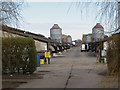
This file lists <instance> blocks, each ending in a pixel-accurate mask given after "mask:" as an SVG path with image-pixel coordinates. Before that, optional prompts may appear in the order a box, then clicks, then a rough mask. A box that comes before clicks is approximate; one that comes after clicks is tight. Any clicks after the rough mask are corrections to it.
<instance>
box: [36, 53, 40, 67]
mask: <svg viewBox="0 0 120 90" xmlns="http://www.w3.org/2000/svg"><path fill="white" fill-rule="evenodd" d="M37 66H40V55H39V54H38V55H37Z"/></svg>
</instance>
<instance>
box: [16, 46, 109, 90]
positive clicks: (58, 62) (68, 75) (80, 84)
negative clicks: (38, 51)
mask: <svg viewBox="0 0 120 90" xmlns="http://www.w3.org/2000/svg"><path fill="white" fill-rule="evenodd" d="M106 69H107V65H106V64H100V63H96V57H95V54H94V53H92V52H81V51H80V48H79V47H77V48H72V49H70V50H67V51H66V52H63V53H62V54H60V55H58V56H57V57H55V58H52V59H51V64H49V65H42V66H41V67H38V68H37V71H36V73H39V74H44V75H43V78H42V79H34V80H31V81H29V82H28V83H25V84H22V85H21V86H19V87H18V88H101V87H100V84H101V81H102V80H103V78H104V77H105V76H103V75H100V74H99V73H101V72H103V71H104V70H106Z"/></svg>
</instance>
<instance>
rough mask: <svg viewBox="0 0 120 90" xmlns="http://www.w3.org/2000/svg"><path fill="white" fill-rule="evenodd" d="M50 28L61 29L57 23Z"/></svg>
mask: <svg viewBox="0 0 120 90" xmlns="http://www.w3.org/2000/svg"><path fill="white" fill-rule="evenodd" d="M51 29H61V28H60V27H59V26H58V24H54V25H53V27H52V28H51Z"/></svg>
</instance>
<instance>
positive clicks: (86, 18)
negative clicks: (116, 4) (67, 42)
mask: <svg viewBox="0 0 120 90" xmlns="http://www.w3.org/2000/svg"><path fill="white" fill-rule="evenodd" d="M86 6H87V4H86ZM92 9H94V7H93V8H91V10H87V9H86V8H81V7H80V5H79V4H78V3H76V2H27V3H26V4H25V5H24V8H23V10H22V16H23V20H22V21H21V22H22V24H21V25H20V27H19V28H20V29H22V30H25V31H29V32H33V33H36V34H43V35H44V36H46V37H50V28H51V27H52V26H53V25H54V24H58V25H59V26H60V27H61V28H62V33H63V34H66V35H71V36H72V39H73V40H76V39H82V35H83V34H88V33H92V28H93V27H94V26H95V24H96V23H99V21H98V20H97V19H95V16H96V12H97V11H98V10H97V8H96V9H94V10H92Z"/></svg>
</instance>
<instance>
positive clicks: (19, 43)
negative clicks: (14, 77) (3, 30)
mask: <svg viewBox="0 0 120 90" xmlns="http://www.w3.org/2000/svg"><path fill="white" fill-rule="evenodd" d="M36 66H37V53H36V49H35V42H34V40H33V39H32V38H21V37H15V38H14V37H12V38H3V39H2V72H3V73H12V74H13V73H15V72H18V73H19V72H20V70H21V69H22V71H23V73H24V74H25V73H26V72H29V73H33V72H34V71H35V70H36Z"/></svg>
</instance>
